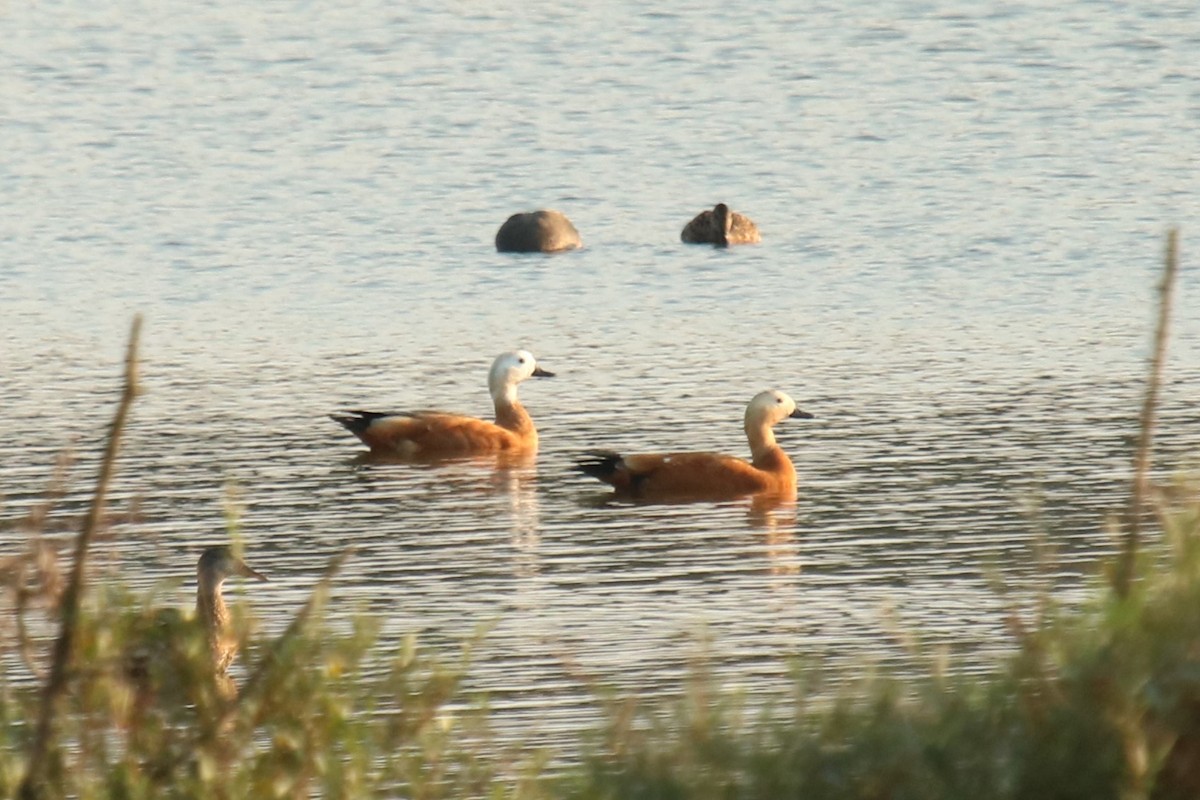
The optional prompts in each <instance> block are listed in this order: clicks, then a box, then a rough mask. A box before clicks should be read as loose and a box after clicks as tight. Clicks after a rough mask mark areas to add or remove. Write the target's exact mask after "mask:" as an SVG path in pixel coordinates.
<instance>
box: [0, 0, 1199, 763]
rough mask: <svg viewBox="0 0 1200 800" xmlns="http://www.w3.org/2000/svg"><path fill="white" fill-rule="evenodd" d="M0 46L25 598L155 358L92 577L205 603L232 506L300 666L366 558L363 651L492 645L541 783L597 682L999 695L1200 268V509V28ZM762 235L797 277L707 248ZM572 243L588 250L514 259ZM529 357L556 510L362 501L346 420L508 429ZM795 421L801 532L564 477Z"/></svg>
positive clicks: (5, 370) (475, 30) (485, 672)
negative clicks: (138, 328) (318, 593)
mask: <svg viewBox="0 0 1200 800" xmlns="http://www.w3.org/2000/svg"><path fill="white" fill-rule="evenodd" d="M675 6H678V7H675ZM685 6H686V8H685ZM1139 6H1142V7H1139ZM0 24H2V26H3V31H4V37H3V38H4V45H3V47H0V93H2V96H3V97H4V100H5V102H4V107H3V111H2V112H0V138H2V141H3V153H4V155H3V158H0V185H2V186H3V193H2V195H0V196H2V198H3V199H2V200H0V203H2V204H3V208H2V209H0V408H3V410H4V413H3V414H0V494H2V495H3V505H2V506H0V523H2V524H0V551H2V552H14V551H15V550H16V549H17V548H20V547H21V546H22V545H23V542H24V540H25V535H26V534H25V533H24V532H23V531H22V530H20V529H19V527H18V525H17V522H18V520H20V519H21V518H22V517H23V516H24V515H25V514H26V513H27V512H28V510H29V508H30V506H31V505H32V504H33V503H35V502H37V501H38V499H39V498H40V497H41V496H42V494H43V492H44V490H45V489H46V487H47V485H48V484H49V482H50V480H51V476H52V474H53V468H54V462H55V459H56V457H57V456H58V455H59V454H60V453H61V452H63V451H64V450H67V449H70V450H72V451H73V452H74V453H75V454H76V455H77V457H78V459H79V460H78V462H77V464H76V465H75V467H74V469H73V470H72V472H71V474H72V476H73V480H72V483H71V490H70V491H69V493H68V495H67V497H66V499H65V500H64V501H63V503H62V504H61V506H60V509H59V512H58V514H57V516H56V520H58V521H59V525H60V528H61V527H62V526H65V525H66V524H67V523H68V522H69V520H70V517H71V515H74V514H78V513H80V511H81V509H82V508H84V503H85V499H86V496H87V494H88V490H89V488H90V483H91V481H92V478H93V475H94V472H95V465H96V462H97V457H98V456H97V454H98V449H99V447H100V443H101V439H102V436H103V433H104V428H105V426H106V425H107V423H108V421H109V420H110V418H111V415H112V413H113V410H114V408H115V403H116V398H117V392H118V388H119V380H118V376H119V372H120V359H121V356H122V352H123V349H124V346H125V339H126V335H127V332H128V327H129V323H130V320H131V318H132V316H133V315H134V314H135V313H141V314H143V315H144V316H145V327H144V334H143V352H144V362H143V374H142V379H143V383H144V386H145V389H146V394H145V396H144V397H143V398H141V399H140V400H139V401H138V403H137V405H136V407H135V410H134V414H133V418H132V421H131V428H130V430H129V432H128V438H127V442H126V448H125V451H124V455H123V457H122V461H121V472H120V475H119V478H118V480H117V482H116V484H115V486H114V487H113V497H112V511H113V514H114V515H115V517H116V518H117V519H118V520H120V519H121V518H122V517H132V521H130V522H128V523H121V524H119V525H118V526H117V527H116V528H115V530H114V534H115V535H114V538H113V539H111V540H110V541H106V542H104V543H103V544H102V545H101V546H100V547H99V548H98V550H97V556H98V558H99V559H101V560H102V561H107V562H111V563H112V564H114V565H115V566H116V568H117V569H119V571H120V573H121V574H122V576H123V577H124V579H125V580H127V581H128V582H130V583H131V584H133V585H135V586H137V587H143V588H144V587H149V586H151V585H154V584H156V583H158V582H160V581H163V580H175V581H177V584H176V586H177V588H176V589H175V590H173V591H169V592H167V593H165V594H164V597H165V598H167V600H168V601H171V602H178V604H179V605H181V606H183V605H187V604H188V603H190V602H191V600H190V598H191V593H192V592H193V591H194V578H193V577H192V576H193V574H194V565H195V559H196V557H197V556H198V554H199V551H200V547H201V545H204V544H208V543H213V542H218V541H221V540H222V539H223V538H224V536H225V533H224V518H223V507H224V504H225V502H226V498H227V496H228V495H229V493H230V492H235V493H236V495H237V497H238V498H239V501H240V503H241V504H242V507H243V510H242V516H241V521H242V532H243V536H244V538H245V541H246V545H247V559H248V561H249V562H250V563H251V564H252V565H254V566H255V567H256V568H258V569H259V570H261V571H263V572H264V573H266V574H268V575H269V576H270V578H271V582H270V583H269V584H261V585H254V586H250V587H246V592H245V598H246V602H247V603H249V604H250V605H252V607H253V608H254V610H255V612H256V613H257V614H258V615H259V616H260V617H261V619H262V620H263V627H264V631H263V635H264V636H266V635H269V634H271V633H277V632H278V631H280V630H282V629H283V628H284V627H285V626H286V624H287V623H288V621H289V619H290V617H291V615H292V614H293V613H294V612H295V610H296V609H297V608H298V607H299V606H300V605H301V604H302V602H303V600H304V598H305V597H306V596H307V593H308V591H309V590H310V588H311V587H312V586H313V584H314V582H315V581H316V579H317V576H318V575H319V573H320V571H321V569H322V568H323V567H324V565H325V563H326V561H327V560H328V559H329V558H330V557H331V556H332V555H333V554H335V553H337V552H338V551H339V550H340V549H341V548H343V547H345V546H347V545H355V546H357V548H358V552H357V554H356V555H355V556H354V557H353V558H352V559H351V560H350V561H349V562H348V564H347V566H346V568H345V570H344V572H343V574H342V576H341V577H340V579H339V582H338V585H337V591H336V597H335V602H334V603H333V606H332V608H331V609H330V612H329V613H330V614H331V616H333V617H334V618H335V619H337V618H343V619H344V618H345V617H346V616H347V615H349V614H350V613H351V612H353V611H355V610H359V609H368V610H371V611H373V612H376V613H379V614H381V615H383V616H384V617H385V618H386V620H387V623H386V626H385V638H386V639H387V640H388V641H395V639H396V638H397V637H399V636H402V635H404V634H407V633H416V634H418V636H419V637H420V639H421V641H424V642H427V643H430V644H431V645H436V646H438V647H441V646H444V645H446V646H448V645H453V644H454V643H456V642H459V641H461V640H462V639H463V638H464V637H466V636H468V635H470V634H471V633H472V632H473V631H474V630H475V629H476V628H477V626H480V625H484V624H490V625H491V629H490V631H489V632H488V634H487V635H486V637H485V638H484V639H483V641H482V642H481V643H480V644H479V645H478V646H477V648H476V650H475V666H474V668H473V669H472V672H471V675H472V686H473V687H474V688H478V689H483V690H486V691H487V692H488V693H489V695H490V697H491V703H492V706H493V707H494V708H495V709H496V712H497V713H496V719H497V721H498V723H499V724H500V725H501V726H508V727H509V728H511V731H512V735H514V736H519V737H521V738H522V739H526V740H529V741H532V742H536V743H552V744H553V743H555V742H556V741H558V740H559V739H560V737H565V736H573V735H574V734H575V732H576V731H577V730H578V729H579V728H580V726H581V720H584V721H586V720H590V719H593V718H594V712H593V711H592V710H591V703H592V700H591V698H592V692H591V689H590V688H589V687H588V686H586V685H585V684H584V682H583V681H581V680H580V674H581V673H583V674H587V675H589V676H591V677H593V678H596V679H599V680H601V681H603V682H605V683H607V684H610V685H615V686H618V687H620V688H622V689H623V690H626V691H631V692H635V693H639V694H642V695H643V696H646V697H655V696H665V695H670V694H672V693H675V692H678V691H679V686H680V681H681V679H682V677H683V676H684V675H685V674H686V672H687V669H688V664H689V661H690V660H691V659H692V658H693V657H694V656H695V655H696V654H697V653H698V652H700V651H701V650H702V649H704V648H705V647H706V648H707V650H708V652H709V654H710V657H711V658H712V660H713V663H714V664H715V668H716V671H717V674H718V675H719V676H720V678H721V680H722V681H724V682H725V683H726V684H727V685H729V686H736V687H740V688H742V689H744V690H745V691H746V692H748V693H750V694H758V693H761V694H763V695H767V694H770V693H772V692H775V691H777V690H778V689H779V688H780V687H781V686H782V685H783V684H784V682H785V680H786V675H787V672H788V669H789V659H791V658H792V657H794V656H804V657H807V658H813V659H817V660H821V661H825V662H829V663H833V664H841V665H856V664H862V663H865V662H866V661H874V662H881V661H882V662H892V663H901V664H902V663H904V662H905V659H906V655H905V653H906V651H905V647H904V644H903V643H902V641H901V639H902V638H903V637H902V636H900V637H898V636H897V635H895V634H896V632H897V631H900V632H903V633H906V634H912V635H915V636H916V637H918V638H919V639H920V640H921V641H923V642H925V643H927V644H929V645H931V646H932V645H937V646H944V647H945V648H947V649H949V651H950V652H951V653H953V654H954V655H955V657H956V658H957V659H958V661H957V662H956V663H958V664H959V665H960V668H962V669H982V668H986V667H987V666H989V665H990V664H992V663H994V661H995V659H996V658H997V657H999V655H1000V654H1002V653H1003V652H1005V650H1006V649H1007V647H1008V646H1009V642H1008V640H1007V638H1006V634H1005V630H1004V625H1003V618H1002V613H1001V611H1002V610H1003V609H1005V608H1006V607H1007V604H1008V602H1009V601H1007V600H1005V599H1004V598H1003V597H1001V596H999V595H998V594H997V593H996V592H995V591H994V589H993V588H991V584H992V583H993V582H994V579H996V578H1000V579H1002V580H1004V581H1007V582H1009V583H1011V584H1013V585H1014V587H1016V589H1017V590H1018V592H1021V591H1024V590H1027V589H1028V588H1029V587H1030V586H1032V585H1033V584H1034V583H1035V582H1036V580H1035V579H1036V570H1035V568H1034V566H1033V564H1034V559H1033V556H1032V555H1031V549H1030V548H1031V546H1032V545H1033V544H1034V542H1035V541H1037V539H1038V537H1039V536H1045V537H1046V538H1047V539H1048V540H1049V542H1050V543H1051V544H1052V545H1053V547H1054V548H1055V549H1056V550H1057V553H1058V564H1057V566H1056V567H1055V568H1054V570H1053V577H1052V580H1053V581H1054V582H1055V583H1056V584H1057V585H1058V586H1059V587H1060V590H1061V591H1062V592H1063V596H1064V597H1065V598H1068V599H1070V598H1073V597H1078V596H1079V590H1080V588H1081V587H1083V586H1084V585H1086V582H1087V580H1088V577H1089V576H1091V575H1092V574H1093V573H1094V572H1095V571H1096V570H1097V568H1098V567H1099V565H1100V560H1101V559H1102V557H1103V556H1104V555H1105V554H1106V553H1108V552H1110V551H1111V546H1112V542H1111V538H1110V535H1109V534H1108V533H1107V532H1106V530H1105V527H1104V522H1105V515H1107V514H1109V513H1111V512H1114V511H1117V510H1119V509H1120V508H1121V506H1122V504H1123V502H1124V501H1125V498H1126V494H1127V488H1126V487H1127V485H1128V478H1129V475H1130V473H1131V467H1130V464H1131V459H1132V447H1131V442H1132V435H1133V434H1134V433H1135V431H1136V418H1137V413H1138V410H1139V406H1140V403H1141V399H1142V395H1143V384H1144V379H1145V375H1146V372H1147V367H1146V359H1147V356H1148V354H1149V345H1150V341H1151V334H1152V320H1153V315H1154V307H1155V284H1156V281H1157V279H1158V274H1159V270H1160V268H1161V264H1162V252H1163V246H1164V239H1165V233H1166V230H1167V229H1168V227H1170V226H1172V225H1179V226H1180V227H1181V240H1182V264H1183V271H1182V275H1181V279H1180V284H1179V290H1178V295H1177V298H1176V313H1175V317H1174V320H1173V330H1172V339H1171V344H1170V353H1169V360H1168V363H1167V366H1166V385H1165V386H1164V389H1163V395H1162V408H1161V420H1162V423H1161V428H1160V430H1159V438H1158V442H1157V452H1158V455H1157V461H1156V473H1157V474H1158V475H1159V476H1167V475H1170V474H1171V473H1173V472H1175V471H1178V470H1181V469H1187V468H1195V467H1196V466H1198V465H1200V457H1198V456H1200V405H1198V404H1197V398H1200V314H1197V313H1196V306H1197V288H1196V280H1195V277H1194V274H1193V272H1192V270H1191V269H1190V266H1191V265H1190V261H1191V259H1190V252H1191V251H1192V242H1194V241H1196V237H1197V235H1200V234H1197V233H1196V232H1195V229H1194V228H1193V227H1192V224H1193V223H1194V222H1195V221H1196V220H1198V219H1200V157H1198V154H1200V146H1198V144H1197V143H1198V142H1200V7H1198V6H1197V5H1196V3H1195V2H1194V0H1187V1H1186V2H1183V1H1180V2H1170V1H1169V0H1168V1H1167V2H1159V3H1154V4H1125V3H1117V2H1099V1H1095V2H1084V1H1083V0H1075V1H1074V2H1041V3H1038V2H1033V3H1019V2H1012V3H995V4H978V3H971V2H964V1H963V0H957V1H956V0H947V2H941V3H939V2H919V1H918V0H890V1H889V0H884V1H883V2H876V3H869V4H865V3H864V4H858V5H856V4H850V5H849V6H847V7H846V8H841V7H839V5H838V4H818V3H798V2H778V3H764V4H760V5H758V6H755V5H750V6H735V5H730V4H728V3H719V2H713V1H712V0H703V2H701V3H693V4H675V5H674V6H672V5H667V6H665V7H663V8H653V7H650V6H646V5H645V4H642V3H632V2H622V1H621V0H606V1H605V2H601V3H594V4H584V5H583V6H582V7H580V8H571V7H569V6H566V5H559V4H555V3H541V2H526V3H520V4H518V3H507V2H500V3H490V4H486V5H485V4H480V3H464V2H454V0H451V2H437V3H427V2H421V1H419V0H418V2H411V3H405V4H389V3H380V2H372V1H371V0H368V2H364V3H358V4H352V5H347V6H344V7H343V6H335V5H332V4H320V3H300V2H277V1H273V0H266V1H265V2H259V3H254V4H251V5H249V6H247V5H244V4H238V5H234V4H225V3H212V2H208V3H180V2H167V3H159V4H138V3H135V4H132V5H131V4H128V3H110V2H98V3H74V2H67V3H62V4H44V3H28V2H14V3H9V4H7V5H6V6H5V7H4V8H3V10H0ZM722 201H723V202H726V203H729V204H730V205H731V207H733V208H734V209H736V210H738V211H741V212H744V213H746V214H748V215H749V216H751V217H752V218H753V219H754V220H755V221H756V222H757V223H758V225H759V228H760V229H761V231H762V236H763V242H762V244H760V245H755V246H745V247H735V248H730V249H728V250H716V249H712V248H708V247H704V246H686V245H683V244H681V243H680V242H679V232H680V229H681V228H682V226H683V225H684V224H685V223H686V222H687V221H688V220H689V219H691V217H692V216H693V215H695V214H696V213H697V212H699V211H701V210H703V209H705V208H711V207H712V205H713V204H714V203H717V202H722ZM534 208H557V209H559V210H561V211H563V212H565V213H566V214H567V215H568V216H570V217H571V219H572V220H573V221H574V222H575V224H576V226H577V227H578V228H579V231H580V233H581V235H582V237H583V240H584V249H582V250H579V251H576V252H571V253H565V254H560V255H555V256H543V255H509V254H498V253H497V252H496V251H495V249H494V247H493V242H492V237H493V236H494V234H495V231H496V229H497V228H498V227H499V225H500V224H501V223H502V222H503V221H504V220H505V219H506V218H507V217H508V215H509V214H511V213H514V212H516V211H522V210H531V209H534ZM514 347H525V348H528V349H529V350H531V351H532V352H534V353H535V354H536V355H537V357H538V359H539V361H540V363H541V364H542V365H543V366H544V367H546V368H547V369H550V370H552V371H554V372H556V373H557V377H555V378H554V379H553V380H546V381H531V382H528V383H526V384H524V385H523V386H522V388H521V397H522V399H523V401H524V402H525V404H526V406H527V408H528V409H529V411H530V413H531V414H532V416H533V419H534V420H535V422H536V423H537V425H538V428H539V431H540V434H541V451H540V454H539V457H538V459H537V461H536V464H534V465H530V466H527V467H520V468H515V469H495V468H493V467H491V466H489V465H487V464H475V463H462V464H454V465H450V466H444V467H437V468H433V467H428V466H412V465H364V464H362V463H360V462H359V461H357V460H356V458H355V457H356V455H357V454H359V453H360V452H362V449H363V448H362V447H361V445H360V444H359V443H358V442H357V441H356V440H355V439H354V438H353V437H352V436H350V435H349V434H347V432H346V431H344V430H342V429H341V428H340V427H339V426H338V425H337V424H335V423H333V422H332V421H330V420H329V419H328V418H327V417H326V415H327V414H328V413H329V412H332V411H336V410H338V409H343V408H369V409H380V410H389V409H420V408H441V409H446V410H453V411H460V412H465V413H471V414H476V415H483V416H487V415H489V414H490V402H489V398H488V395H487V389H486V374H487V369H488V366H489V364H490V363H491V360H492V358H493V357H494V356H495V355H496V354H497V353H499V352H501V351H503V350H508V349H511V348H514ZM768 387H775V388H779V389H783V390H784V391H786V392H788V393H789V394H791V395H792V396H793V397H794V398H796V400H797V402H798V403H799V404H800V406H801V407H802V408H804V409H806V410H807V411H810V412H812V413H813V414H814V415H815V418H814V419H812V420H788V421H787V422H785V423H784V424H782V425H781V426H780V428H779V429H778V434H779V437H780V441H781V442H782V444H783V446H784V448H785V449H786V450H787V451H788V452H789V453H790V454H791V455H792V458H793V460H794V461H795V463H796V467H797V471H798V473H799V476H800V482H801V489H800V496H799V499H798V501H797V503H796V505H795V506H794V507H783V508H775V509H769V510H765V511H764V510H762V509H757V508H754V507H752V505H751V504H750V503H749V502H731V503H721V504H711V503H710V504H705V503H701V504H689V505H630V504H625V503H613V502H609V501H608V499H607V492H606V487H603V486H602V485H600V484H599V483H597V482H595V481H593V480H591V479H589V478H587V477H585V476H582V475H579V474H577V473H575V472H573V471H572V469H571V466H572V462H573V460H574V458H575V457H576V456H577V455H578V454H580V453H581V452H583V451H586V450H588V449H590V448H596V447H603V448H611V449H617V450H621V451H630V452H632V451H638V450H664V449H671V450H720V451H724V452H729V453H734V454H738V455H746V454H747V446H746V441H745V437H744V435H743V433H742V426H741V418H742V412H743V409H744V408H745V404H746V402H747V401H748V400H749V399H750V398H751V397H752V396H753V395H754V394H755V393H756V392H758V391H759V390H761V389H764V388H768ZM235 588H236V589H237V590H238V591H241V587H240V586H235ZM704 638H707V639H708V643H707V645H701V644H700V643H699V642H700V640H701V639H704ZM8 663H11V662H8ZM13 669H16V670H18V671H19V668H17V667H13Z"/></svg>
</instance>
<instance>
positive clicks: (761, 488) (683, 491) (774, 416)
mask: <svg viewBox="0 0 1200 800" xmlns="http://www.w3.org/2000/svg"><path fill="white" fill-rule="evenodd" d="M788 417H794V418H797V419H812V414H810V413H808V412H807V411H801V410H800V409H798V408H796V402H795V401H794V400H792V398H790V397H788V396H787V395H786V394H784V393H783V392H781V391H778V390H774V389H772V390H768V391H765V392H759V393H758V394H757V395H755V396H754V399H753V400H751V401H750V404H749V405H748V406H746V418H745V420H746V437H747V438H748V439H749V440H750V453H751V456H752V458H751V460H750V461H745V460H743V459H740V458H736V457H734V456H728V455H723V454H721V453H692V452H684V453H646V454H641V455H629V456H622V455H620V454H618V453H614V452H611V451H602V450H596V451H592V452H591V453H589V454H588V455H587V456H585V457H584V458H581V459H580V460H579V461H578V462H577V463H576V466H577V468H578V469H579V470H580V471H581V472H585V473H587V474H588V475H591V476H592V477H595V478H599V479H600V480H602V481H604V482H605V483H607V484H610V485H612V486H613V487H615V488H616V490H617V493H618V494H620V495H624V496H627V497H634V498H639V499H647V500H668V499H725V498H733V497H744V496H747V495H759V494H772V495H787V494H792V495H794V494H795V491H796V470H795V468H794V467H793V466H792V461H791V459H789V458H788V457H787V453H785V452H783V449H782V448H780V447H779V445H778V444H777V443H776V442H775V433H774V431H773V430H772V428H773V427H774V426H775V424H776V423H778V422H781V421H783V420H785V419H787V418H788Z"/></svg>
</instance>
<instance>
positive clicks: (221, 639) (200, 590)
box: [196, 544, 267, 677]
mask: <svg viewBox="0 0 1200 800" xmlns="http://www.w3.org/2000/svg"><path fill="white" fill-rule="evenodd" d="M234 575H240V576H242V577H243V578H254V579H255V580H260V581H265V580H266V579H267V578H266V576H265V575H263V574H262V573H260V572H257V571H255V570H253V569H251V568H250V566H249V565H247V564H246V562H245V561H243V560H242V559H240V558H238V557H237V556H235V555H234V554H233V550H232V548H230V547H229V545H224V544H221V545H213V546H212V547H208V548H205V550H204V552H203V553H201V555H200V561H199V562H197V564H196V618H197V619H198V620H199V621H200V624H201V625H202V626H203V628H204V631H205V633H206V634H207V638H208V650H209V653H210V654H211V655H212V660H213V668H214V669H215V670H216V671H217V675H218V676H219V677H220V676H226V674H227V672H228V671H229V665H230V664H232V663H233V658H234V656H236V655H237V651H238V637H237V634H236V633H235V632H234V630H233V628H232V627H231V625H230V618H229V608H228V607H227V606H226V605H225V598H224V597H223V596H222V595H221V586H222V585H223V584H224V583H225V580H226V579H227V578H230V577H232V576H234Z"/></svg>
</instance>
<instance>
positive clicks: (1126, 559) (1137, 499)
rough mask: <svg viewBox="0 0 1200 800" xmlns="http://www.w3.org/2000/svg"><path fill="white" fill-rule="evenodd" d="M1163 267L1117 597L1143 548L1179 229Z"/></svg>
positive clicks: (1169, 239) (1125, 590)
mask: <svg viewBox="0 0 1200 800" xmlns="http://www.w3.org/2000/svg"><path fill="white" fill-rule="evenodd" d="M1164 260H1165V263H1164V265H1163V276H1162V283H1160V284H1159V287H1158V295H1159V301H1158V303H1159V304H1158V327H1157V328H1156V329H1155V332H1154V353H1153V355H1152V356H1151V357H1150V375H1149V377H1148V378H1147V379H1146V398H1145V400H1144V401H1143V403H1142V413H1141V417H1140V420H1139V424H1138V443H1137V450H1136V451H1135V452H1134V458H1133V490H1132V494H1131V497H1130V499H1129V509H1128V511H1127V512H1126V515H1125V541H1124V547H1123V548H1122V550H1121V554H1120V558H1119V560H1118V562H1117V570H1116V575H1115V576H1114V578H1113V590H1114V591H1115V592H1116V593H1117V596H1118V597H1126V596H1127V595H1128V594H1129V585H1130V583H1131V582H1132V580H1133V571H1134V565H1135V563H1136V562H1137V555H1138V548H1139V547H1140V546H1141V535H1142V513H1143V509H1144V507H1145V503H1146V495H1147V488H1148V484H1149V480H1148V477H1147V475H1148V473H1149V471H1150V446H1151V443H1152V442H1153V439H1154V420H1155V412H1156V411H1157V409H1158V393H1159V389H1160V388H1161V387H1162V372H1163V362H1164V361H1165V360H1166V353H1167V332H1168V329H1169V327H1170V320H1171V300H1172V298H1173V297H1174V294H1175V279H1176V275H1177V274H1178V273H1179V229H1178V228H1172V229H1171V230H1170V231H1168V232H1167V250H1166V256H1165V259H1164Z"/></svg>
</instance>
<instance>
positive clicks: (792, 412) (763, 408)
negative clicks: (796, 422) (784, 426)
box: [746, 389, 813, 428]
mask: <svg viewBox="0 0 1200 800" xmlns="http://www.w3.org/2000/svg"><path fill="white" fill-rule="evenodd" d="M812 416H813V415H812V414H810V413H808V412H807V411H801V410H800V409H799V408H797V407H796V401H795V400H793V399H792V398H791V397H789V396H788V395H787V393H786V392H781V391H779V390H778V389H768V390H766V391H764V392H759V393H758V394H756V395H754V399H752V400H751V401H750V404H749V405H748V406H746V427H747V428H749V427H751V426H754V425H760V424H762V423H764V422H765V423H766V424H767V425H774V424H775V423H777V422H782V421H783V420H785V419H787V418H788V417H792V418H794V419H812Z"/></svg>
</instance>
